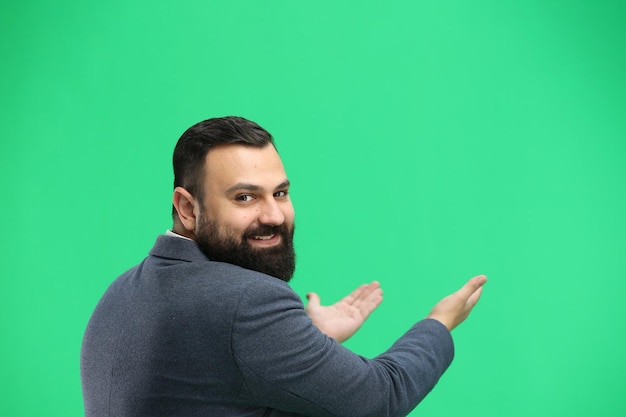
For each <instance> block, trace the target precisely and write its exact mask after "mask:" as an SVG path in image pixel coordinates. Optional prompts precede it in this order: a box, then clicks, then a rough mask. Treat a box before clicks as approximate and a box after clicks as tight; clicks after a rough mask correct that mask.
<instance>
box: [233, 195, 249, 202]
mask: <svg viewBox="0 0 626 417" xmlns="http://www.w3.org/2000/svg"><path fill="white" fill-rule="evenodd" d="M235 200H237V201H252V196H251V195H250V194H243V195H238V196H237V197H236V198H235Z"/></svg>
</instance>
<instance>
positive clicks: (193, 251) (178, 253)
mask: <svg viewBox="0 0 626 417" xmlns="http://www.w3.org/2000/svg"><path fill="white" fill-rule="evenodd" d="M150 255H152V256H158V257H160V258H166V259H176V260H180V261H187V262H193V261H207V260H208V258H207V257H206V256H205V255H204V253H202V251H201V250H200V248H199V247H198V245H197V244H196V242H195V241H193V240H188V239H182V238H179V237H176V236H166V235H159V236H158V237H157V240H156V242H155V243H154V246H153V247H152V249H151V250H150Z"/></svg>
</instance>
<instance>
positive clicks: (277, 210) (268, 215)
mask: <svg viewBox="0 0 626 417" xmlns="http://www.w3.org/2000/svg"><path fill="white" fill-rule="evenodd" d="M259 210H260V212H259V223H261V224H268V225H271V226H280V225H281V224H283V223H284V222H285V213H283V211H282V209H281V207H280V205H279V204H278V202H277V201H276V200H274V199H270V200H267V201H265V202H263V204H262V205H261V207H260V209H259Z"/></svg>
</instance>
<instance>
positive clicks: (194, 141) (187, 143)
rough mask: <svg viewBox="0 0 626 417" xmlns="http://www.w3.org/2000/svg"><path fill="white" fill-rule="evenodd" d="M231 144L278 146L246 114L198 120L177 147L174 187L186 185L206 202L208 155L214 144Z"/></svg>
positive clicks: (174, 211) (184, 186)
mask: <svg viewBox="0 0 626 417" xmlns="http://www.w3.org/2000/svg"><path fill="white" fill-rule="evenodd" d="M230 144H241V145H246V146H254V147H258V148H262V147H264V146H265V145H267V144H272V145H274V139H273V138H272V135H271V134H270V133H269V132H268V131H267V130H265V129H263V128H262V127H261V126H259V125H258V124H256V123H254V122H252V121H250V120H246V119H244V118H243V117H237V116H228V117H217V118H213V119H208V120H204V121H202V122H200V123H196V124H195V125H193V126H191V127H190V128H189V129H187V130H186V131H185V133H183V135H182V136H181V137H180V139H178V143H176V147H175V148H174V157H173V163H174V188H176V187H183V188H185V189H186V190H187V191H189V192H190V193H191V195H193V196H194V197H195V198H196V199H197V200H198V201H200V202H202V198H203V196H202V188H203V180H204V173H205V168H204V165H205V164H204V163H205V160H206V155H207V153H209V151H210V150H211V148H213V147H214V146H218V145H230ZM201 204H202V203H201ZM175 214H176V209H173V211H172V215H175Z"/></svg>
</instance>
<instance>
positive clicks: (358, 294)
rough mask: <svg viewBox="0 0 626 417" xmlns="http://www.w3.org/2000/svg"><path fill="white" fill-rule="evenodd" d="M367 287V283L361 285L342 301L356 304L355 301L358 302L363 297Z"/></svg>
mask: <svg viewBox="0 0 626 417" xmlns="http://www.w3.org/2000/svg"><path fill="white" fill-rule="evenodd" d="M366 288H367V284H363V285H359V286H358V287H356V289H355V290H354V291H352V292H351V293H350V294H348V295H346V296H345V297H344V298H343V299H342V300H341V301H343V302H345V303H348V304H349V305H354V304H355V303H358V302H359V301H360V299H361V298H362V297H363V292H364V291H365V290H366Z"/></svg>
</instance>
